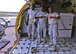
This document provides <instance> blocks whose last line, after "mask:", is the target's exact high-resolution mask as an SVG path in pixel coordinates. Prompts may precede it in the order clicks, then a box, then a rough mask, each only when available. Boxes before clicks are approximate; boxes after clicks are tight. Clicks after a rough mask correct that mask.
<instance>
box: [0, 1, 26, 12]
mask: <svg viewBox="0 0 76 54" xmlns="http://www.w3.org/2000/svg"><path fill="white" fill-rule="evenodd" d="M25 3H26V1H24V0H0V11H7V12H10V11H11V12H18V11H19V10H20V9H21V7H22V6H23V5H24V4H25Z"/></svg>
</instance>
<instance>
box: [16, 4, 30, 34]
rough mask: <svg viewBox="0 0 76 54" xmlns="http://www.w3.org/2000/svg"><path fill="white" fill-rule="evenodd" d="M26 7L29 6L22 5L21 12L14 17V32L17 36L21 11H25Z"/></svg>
mask: <svg viewBox="0 0 76 54" xmlns="http://www.w3.org/2000/svg"><path fill="white" fill-rule="evenodd" d="M27 6H29V4H28V3H26V4H24V6H23V7H22V8H21V10H20V11H19V13H18V15H17V17H16V22H15V32H16V34H18V27H19V26H20V22H21V16H22V11H23V10H24V9H26V7H27Z"/></svg>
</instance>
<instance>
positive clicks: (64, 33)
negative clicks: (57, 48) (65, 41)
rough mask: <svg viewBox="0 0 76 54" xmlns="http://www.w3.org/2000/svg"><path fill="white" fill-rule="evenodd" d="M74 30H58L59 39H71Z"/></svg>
mask: <svg viewBox="0 0 76 54" xmlns="http://www.w3.org/2000/svg"><path fill="white" fill-rule="evenodd" d="M71 32H72V30H58V33H59V36H58V37H71Z"/></svg>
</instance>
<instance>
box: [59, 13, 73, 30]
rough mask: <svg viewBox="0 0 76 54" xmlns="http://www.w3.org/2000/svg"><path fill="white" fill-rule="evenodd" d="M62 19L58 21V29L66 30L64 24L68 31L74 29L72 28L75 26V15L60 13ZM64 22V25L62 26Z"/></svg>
mask: <svg viewBox="0 0 76 54" xmlns="http://www.w3.org/2000/svg"><path fill="white" fill-rule="evenodd" d="M60 18H61V19H62V20H61V19H60V20H59V21H58V29H65V28H64V27H63V24H64V26H65V27H66V29H72V26H73V18H74V15H73V14H71V13H60ZM62 22H63V24H62Z"/></svg>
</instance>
